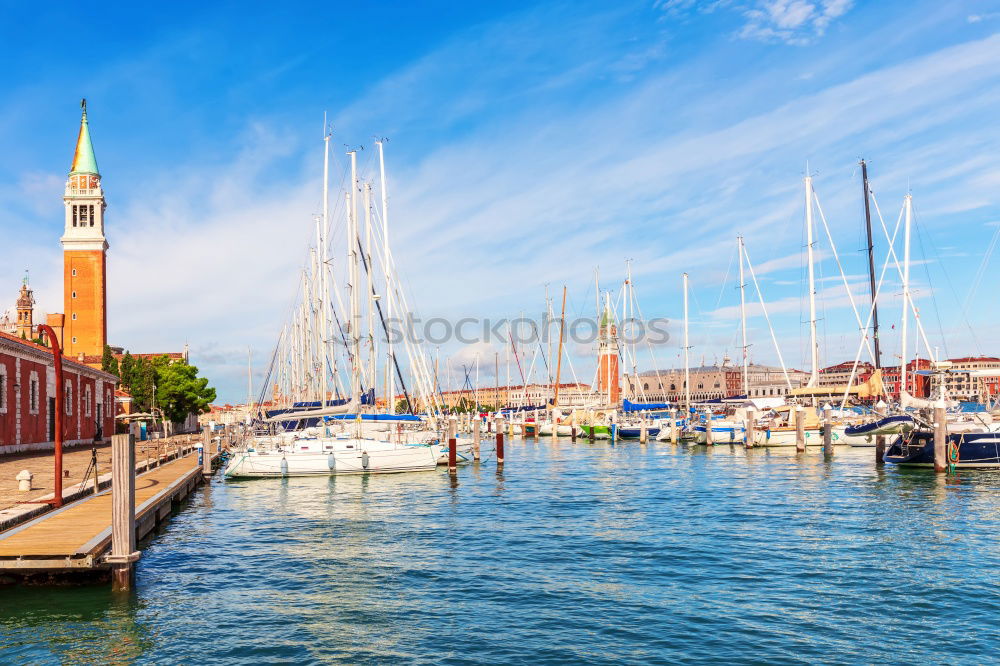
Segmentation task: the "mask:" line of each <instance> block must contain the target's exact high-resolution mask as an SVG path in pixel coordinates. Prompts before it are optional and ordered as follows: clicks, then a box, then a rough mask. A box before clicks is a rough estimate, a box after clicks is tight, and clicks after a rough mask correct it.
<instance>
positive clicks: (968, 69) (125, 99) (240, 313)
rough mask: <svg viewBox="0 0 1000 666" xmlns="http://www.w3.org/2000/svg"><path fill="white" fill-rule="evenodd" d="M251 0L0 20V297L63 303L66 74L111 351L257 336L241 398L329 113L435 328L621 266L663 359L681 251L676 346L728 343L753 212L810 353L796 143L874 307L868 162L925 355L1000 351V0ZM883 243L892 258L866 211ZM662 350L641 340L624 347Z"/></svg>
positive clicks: (484, 351)
mask: <svg viewBox="0 0 1000 666" xmlns="http://www.w3.org/2000/svg"><path fill="white" fill-rule="evenodd" d="M240 7H242V6H241V5H235V4H231V5H218V6H212V7H203V6H201V5H197V4H194V3H190V4H184V3H182V4H181V5H171V6H170V7H169V8H167V7H162V8H155V9H151V10H147V9H146V8H139V7H136V6H132V5H126V4H114V3H112V4H105V5H101V6H99V7H63V8H58V9H57V8H41V9H39V8H34V7H31V8H29V7H14V8H10V9H9V10H8V12H9V14H10V16H9V19H10V21H11V22H12V24H16V25H18V26H19V29H18V30H17V31H14V32H13V33H12V34H11V35H10V43H9V44H8V45H7V52H8V54H9V55H10V58H9V66H8V67H7V68H5V71H4V74H3V75H2V76H3V80H4V83H5V84H6V85H5V88H6V90H7V95H5V99H4V101H3V102H0V141H2V142H3V145H4V146H5V154H6V157H7V159H6V160H5V161H4V163H3V164H0V173H2V183H3V184H2V185H0V201H2V202H3V205H4V208H5V211H6V214H5V216H4V217H3V219H2V220H0V233H3V236H4V239H5V247H6V252H5V261H4V262H2V263H0V309H6V308H7V307H8V306H13V304H14V300H15V299H16V298H17V293H18V289H19V288H20V284H21V279H22V277H23V275H24V270H25V269H26V268H27V269H29V270H30V274H31V283H32V287H33V289H34V291H35V298H36V301H37V303H36V305H35V312H36V319H38V320H41V319H43V315H44V313H46V312H60V311H62V309H63V308H62V288H63V285H62V259H63V258H62V251H61V248H60V246H59V237H60V234H61V232H62V228H63V203H62V193H63V187H64V184H65V180H66V175H67V172H68V171H69V165H70V161H71V158H72V149H73V145H74V142H75V138H76V133H77V130H78V127H79V125H78V123H79V100H80V98H81V97H87V98H88V102H89V112H90V126H91V132H92V136H93V142H94V148H95V152H96V157H97V160H98V162H99V164H100V166H101V173H102V175H103V177H104V182H103V184H104V189H105V192H106V194H107V198H108V202H109V205H108V209H107V213H106V225H107V236H108V241H109V243H110V246H111V247H110V250H109V251H108V283H109V294H108V338H109V342H110V343H111V344H113V345H123V346H125V347H127V348H129V349H131V351H133V352H148V351H157V350H160V349H164V348H170V349H173V348H180V347H181V346H182V345H183V344H184V343H185V342H188V343H190V345H191V361H192V363H194V364H195V365H198V366H199V368H200V369H201V370H202V373H203V374H204V375H205V376H207V377H209V379H210V381H211V382H212V384H213V385H215V386H217V387H218V389H219V402H220V403H223V402H240V401H242V400H243V399H244V398H245V395H246V355H247V348H248V347H252V348H253V352H254V354H253V357H254V362H255V383H256V388H257V389H258V390H260V388H261V387H260V382H261V380H262V373H263V371H264V367H265V365H266V362H267V359H268V358H269V357H270V354H271V350H272V348H273V345H274V344H275V341H276V338H277V334H278V332H279V330H280V328H281V325H282V324H283V323H284V321H285V319H286V315H287V312H288V309H289V307H290V306H291V304H292V301H293V299H294V297H295V290H296V285H297V281H298V271H299V269H300V268H301V266H302V265H303V263H304V261H305V257H306V253H307V247H308V244H309V242H310V240H311V238H312V233H313V231H312V230H313V226H312V225H313V217H314V215H315V214H316V213H317V212H318V211H319V209H320V191H321V190H320V187H321V186H320V174H321V150H322V142H321V137H322V134H321V130H322V120H323V114H324V112H328V113H329V115H330V119H331V121H332V125H333V132H334V138H333V140H332V143H333V145H334V147H335V148H336V150H334V151H333V152H334V155H335V158H336V164H335V166H334V169H333V178H332V179H331V187H332V188H334V193H336V190H337V188H338V187H341V186H342V183H343V176H344V169H345V166H346V158H345V156H344V154H343V153H344V150H346V147H345V146H346V145H350V146H359V145H364V146H365V148H366V150H364V151H361V159H360V162H361V166H362V171H363V175H364V176H366V177H372V176H373V173H372V169H373V163H372V161H371V157H372V153H373V152H374V151H372V150H371V143H372V141H373V136H379V137H388V139H389V140H388V142H387V143H386V158H387V166H388V176H389V181H390V193H391V210H392V216H391V232H390V235H391V237H392V240H393V251H394V253H395V256H396V262H397V265H398V266H399V270H400V273H401V275H402V277H403V280H404V283H405V284H406V290H407V293H408V294H409V297H410V299H411V304H412V305H413V306H414V309H415V310H416V311H417V314H418V315H419V316H421V317H423V318H424V319H427V318H433V317H441V318H444V319H447V320H449V321H456V320H458V319H460V318H462V317H473V318H480V319H484V318H491V319H498V318H501V317H508V318H514V317H517V316H519V313H522V312H525V313H527V314H528V316H533V317H538V316H539V315H540V314H541V313H542V312H543V311H544V308H545V303H544V294H545V288H546V285H548V289H549V292H550V295H551V296H552V297H553V298H555V296H556V294H557V292H558V291H559V290H560V289H561V286H562V285H563V284H566V285H567V286H568V288H569V299H568V304H567V315H568V316H572V317H590V316H594V315H595V313H594V309H595V305H594V296H595V294H594V287H593V283H594V271H595V268H598V267H599V271H600V280H601V286H602V289H607V290H611V291H612V292H613V293H618V291H619V289H620V287H621V283H622V280H623V278H624V274H625V262H626V260H627V259H630V260H632V273H633V277H634V281H635V285H636V292H637V296H638V299H639V303H640V304H641V307H642V314H643V315H644V316H645V318H647V319H657V318H659V319H668V320H670V322H671V325H672V326H673V328H671V329H670V331H671V336H672V338H673V344H666V345H659V346H657V347H656V348H655V349H654V350H653V352H652V353H653V355H654V357H655V359H656V361H655V362H656V364H657V365H658V366H659V367H661V368H668V367H678V366H679V365H680V363H681V358H680V348H679V343H677V342H676V341H677V340H679V335H678V333H679V329H678V328H677V326H678V324H679V322H680V320H681V305H680V304H681V289H680V285H681V278H680V275H681V273H682V272H688V273H689V275H690V278H691V321H690V330H691V339H692V344H693V349H692V350H691V358H692V362H693V363H694V362H695V360H696V359H697V361H698V362H700V359H701V358H702V357H703V356H704V357H705V358H706V359H707V360H709V361H712V360H713V359H718V360H720V361H721V359H722V358H723V356H724V355H726V354H728V355H729V357H730V358H732V359H733V360H734V362H735V363H738V362H739V358H740V344H741V343H740V341H739V332H738V330H739V329H738V326H739V294H738V291H737V278H736V270H737V268H736V263H735V259H736V235H737V234H738V233H742V234H743V235H744V236H745V237H746V243H747V249H748V253H749V255H750V258H751V259H752V260H753V262H754V267H755V270H756V276H757V278H758V280H759V281H760V286H761V289H762V291H763V292H764V294H763V298H764V300H765V302H766V303H767V311H768V314H769V316H770V317H771V320H772V323H773V324H774V327H775V331H776V335H777V337H778V340H779V343H780V345H781V349H782V354H783V356H784V360H785V362H786V364H787V365H789V366H790V367H797V368H800V369H801V368H808V365H809V355H808V350H807V348H806V347H807V340H808V324H807V323H804V322H805V321H806V320H807V319H808V314H807V312H808V310H807V306H806V289H805V287H804V256H803V245H804V242H805V241H804V236H803V196H802V178H803V176H804V175H805V173H806V164H807V163H808V165H809V166H808V168H809V172H810V174H811V175H813V176H814V184H815V187H816V191H817V194H818V196H819V200H820V202H821V204H822V207H823V213H824V215H825V219H826V221H827V222H828V223H829V225H830V229H831V233H832V236H833V239H834V241H835V243H836V245H837V250H838V252H839V255H840V260H841V262H842V264H843V268H844V271H845V273H846V274H847V282H848V286H849V289H850V292H851V294H852V295H853V296H854V298H855V302H856V304H857V306H858V307H859V309H860V310H861V311H862V317H864V315H865V314H866V313H867V311H866V308H867V306H868V295H867V294H868V283H867V275H866V270H867V266H866V263H865V256H864V253H863V252H860V251H859V250H861V249H862V248H863V247H864V245H865V241H864V239H863V229H862V223H863V214H862V208H861V205H862V199H861V183H860V174H859V170H858V165H857V163H858V159H859V158H861V157H864V158H866V159H867V160H868V161H869V169H870V177H871V181H872V187H873V191H874V193H875V195H876V200H877V202H878V205H879V207H880V210H881V213H882V215H883V216H884V218H885V221H886V224H887V225H889V226H890V230H891V228H892V226H893V225H894V224H895V222H896V218H897V215H898V214H899V211H900V206H901V204H902V199H903V196H904V194H906V193H907V192H910V193H912V195H913V201H914V210H915V220H916V226H915V229H914V237H913V248H912V253H913V269H912V280H913V282H914V298H915V300H916V303H917V306H918V307H919V308H920V312H921V319H922V322H923V325H924V327H925V329H926V331H927V337H928V339H929V342H930V346H931V347H933V348H938V349H939V350H940V354H941V355H942V356H948V357H958V356H970V355H977V354H986V355H991V356H995V355H1000V333H998V332H997V331H998V327H997V324H1000V320H998V317H1000V316H998V315H997V314H996V312H995V309H994V308H989V307H984V305H985V304H991V303H992V302H993V301H994V300H995V298H994V296H993V295H992V294H991V293H990V291H989V284H990V278H991V277H993V276H995V275H996V274H997V270H998V261H1000V259H998V258H997V257H995V256H992V257H990V260H989V261H986V259H987V257H988V256H989V253H990V252H991V251H992V248H993V247H994V245H992V244H993V243H995V239H996V235H997V233H998V232H1000V203H998V200H997V196H996V193H997V192H998V191H1000V160H998V158H997V155H1000V131H998V129H997V127H996V122H995V115H996V114H995V109H996V108H997V107H998V102H1000V86H998V85H997V84H998V83H1000V32H998V31H1000V12H996V11H995V5H994V4H993V3H989V2H968V3H962V4H961V6H956V5H953V4H951V3H931V2H916V3H912V2H910V3H901V2H885V3H853V2H851V1H850V0H815V1H808V0H801V1H797V2H787V1H781V0H752V1H750V2H747V3H740V4H737V3H729V2H713V3H707V4H706V3H697V2H692V1H691V0H659V1H656V2H627V3H617V4H615V5H614V6H613V7H609V6H608V5H607V4H605V3H596V2H581V3H561V2H555V3H549V2H539V3H535V2H511V3H504V4H503V5H502V6H500V5H490V6H487V5H486V4H485V3H484V5H482V6H480V5H476V4H473V5H470V6H468V7H466V6H463V11H462V12H455V11H454V8H453V6H452V5H451V3H443V2H430V3H421V5H420V6H419V7H418V6H415V5H413V6H411V5H409V4H408V3H384V4H380V5H379V6H378V7H377V8H372V7H362V6H358V5H347V4H345V5H340V4H337V3H324V4H315V5H309V6H307V5H302V6H299V7H296V8H295V9H294V11H290V10H289V8H288V7H284V6H282V7H271V6H261V7H258V8H255V9H254V11H252V12H248V11H237V9H238V8H240ZM81 35H87V36H88V37H89V40H88V41H87V48H83V49H81V48H80V36H81ZM250 35H252V36H253V39H252V40H248V39H247V37H248V36H250ZM375 180H376V182H377V178H375ZM816 223H817V227H816V234H817V243H816V245H817V248H816V249H817V253H818V256H819V257H820V258H821V262H820V263H819V264H818V268H817V276H818V279H819V287H818V290H817V291H818V304H819V308H820V314H819V316H818V318H819V320H820V323H819V337H820V357H821V365H832V364H835V363H838V362H841V361H845V360H851V359H853V358H854V355H855V353H856V352H857V348H858V341H859V338H858V325H857V323H856V320H855V317H854V314H853V313H852V311H851V307H850V301H849V299H848V298H847V295H846V294H847V292H846V291H845V287H844V283H843V281H842V278H841V276H840V272H839V269H838V267H837V262H836V261H835V260H834V257H833V253H832V251H831V249H830V244H829V241H828V240H827V237H826V232H825V231H824V229H823V226H822V223H821V220H820V219H818V218H817V220H816ZM876 224H878V223H877V218H876ZM900 233H901V232H900ZM875 245H876V262H877V264H878V270H881V264H882V261H883V260H884V258H885V254H886V250H887V246H886V242H885V240H884V236H882V231H881V229H880V227H878V226H877V227H876V236H875ZM896 249H897V252H901V251H902V243H901V242H897V248H896ZM894 272H895V268H890V270H889V272H887V274H886V275H887V277H886V286H885V287H884V289H883V294H885V299H884V304H883V307H882V308H881V309H880V315H881V320H882V324H883V338H882V339H883V357H884V362H885V363H886V364H887V365H898V363H899V354H900V349H899V345H900V343H899V336H898V328H899V320H900V303H901V298H900V285H899V280H898V277H897V276H895V275H894ZM456 276H460V277H461V279H458V280H456V279H455V278H456ZM747 301H748V305H749V313H750V315H751V319H750V324H749V327H750V342H751V356H752V358H753V360H754V361H755V362H759V363H765V364H776V363H777V357H776V354H775V353H774V349H773V345H772V343H771V338H770V333H769V332H768V329H767V325H766V323H765V321H764V318H763V316H762V315H761V312H760V306H759V304H758V300H757V294H756V292H755V291H754V290H753V289H752V288H750V289H748V291H747ZM555 309H556V313H557V314H558V304H556V306H555ZM39 315H42V316H39ZM911 330H912V328H911ZM911 344H916V342H915V336H914V335H913V334H912V333H911ZM919 344H920V346H919V349H920V353H921V355H922V356H926V352H925V350H924V348H923V347H924V345H923V343H922V342H920V343H919ZM434 351H435V353H437V350H434ZM569 351H570V353H571V354H572V358H573V364H574V368H575V373H576V375H577V376H576V377H572V376H565V375H564V376H563V378H562V380H563V381H564V382H566V381H576V380H579V381H581V382H586V383H589V382H591V381H592V380H593V373H594V369H595V366H596V363H595V360H596V357H595V355H596V348H595V347H594V345H592V344H591V345H587V344H582V343H581V344H574V345H571V346H570V348H569ZM477 352H478V353H479V354H480V356H481V357H483V358H484V362H483V363H482V377H483V381H484V382H489V383H492V376H493V375H492V372H493V363H492V356H493V354H494V353H500V354H501V358H503V356H502V355H503V353H504V349H503V347H502V345H499V344H496V343H494V345H493V346H486V345H485V344H472V345H468V344H463V343H462V342H460V341H451V342H449V343H446V344H442V346H441V349H440V356H441V359H442V363H444V360H445V359H446V358H451V359H455V360H456V362H458V363H462V362H464V363H469V362H470V361H471V360H472V359H474V357H475V354H476V353H477ZM487 355H488V357H489V358H488V360H489V361H490V362H485V360H486V357H487ZM865 358H866V357H862V359H863V360H865ZM652 364H653V361H652V360H651V359H650V353H649V352H648V351H646V350H641V352H640V364H639V370H646V369H650V367H651V365H652ZM622 371H623V372H625V371H631V368H627V367H623V368H622ZM501 373H502V374H505V368H503V367H501ZM488 378H489V379H488ZM536 378H538V375H536ZM452 388H457V387H452Z"/></svg>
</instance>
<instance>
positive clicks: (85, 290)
mask: <svg viewBox="0 0 1000 666" xmlns="http://www.w3.org/2000/svg"><path fill="white" fill-rule="evenodd" d="M81 106H82V107H83V113H82V118H81V120H80V134H79V136H78V137H77V140H76V152H75V153H74V154H73V166H72V167H70V171H69V179H68V180H67V181H66V192H65V194H64V195H63V201H64V202H65V204H66V228H65V231H64V233H63V236H62V238H61V239H60V241H61V242H62V246H63V290H64V291H63V303H64V307H65V310H64V313H65V316H66V324H65V332H64V334H63V347H64V353H65V354H66V355H68V356H74V357H75V356H77V355H79V354H84V355H87V356H91V355H98V354H101V353H103V352H104V345H105V344H106V343H107V340H108V318H107V309H108V307H107V306H108V292H107V251H108V241H107V239H106V238H105V237H104V209H105V208H106V207H107V204H106V203H105V201H104V190H103V189H102V188H101V173H100V172H99V171H98V170H97V158H96V157H94V144H93V143H92V142H91V140H90V125H89V124H88V122H87V100H83V101H82V102H81Z"/></svg>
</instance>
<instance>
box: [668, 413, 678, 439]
mask: <svg viewBox="0 0 1000 666" xmlns="http://www.w3.org/2000/svg"><path fill="white" fill-rule="evenodd" d="M670 443H671V444H676V443H677V410H676V409H671V410H670Z"/></svg>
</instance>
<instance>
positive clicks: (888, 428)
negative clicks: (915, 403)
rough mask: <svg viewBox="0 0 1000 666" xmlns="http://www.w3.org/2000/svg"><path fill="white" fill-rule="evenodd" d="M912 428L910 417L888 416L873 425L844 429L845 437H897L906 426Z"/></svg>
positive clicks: (864, 424)
mask: <svg viewBox="0 0 1000 666" xmlns="http://www.w3.org/2000/svg"><path fill="white" fill-rule="evenodd" d="M907 424H909V425H910V426H911V427H912V424H913V419H912V418H911V417H909V416H904V415H899V416H887V417H886V418H884V419H879V420H878V421H872V422H871V423H862V424H860V425H853V426H847V427H846V428H845V429H844V434H845V435H849V436H850V435H896V434H899V433H900V428H902V429H904V431H905V429H906V425H907Z"/></svg>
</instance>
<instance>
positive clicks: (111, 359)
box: [101, 345, 121, 378]
mask: <svg viewBox="0 0 1000 666" xmlns="http://www.w3.org/2000/svg"><path fill="white" fill-rule="evenodd" d="M101 370H103V371H104V372H110V373H111V374H112V375H114V376H115V377H118V378H121V375H120V374H119V372H120V369H119V368H118V359H117V358H115V355H114V354H112V353H111V347H110V345H104V355H103V356H102V357H101Z"/></svg>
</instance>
